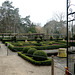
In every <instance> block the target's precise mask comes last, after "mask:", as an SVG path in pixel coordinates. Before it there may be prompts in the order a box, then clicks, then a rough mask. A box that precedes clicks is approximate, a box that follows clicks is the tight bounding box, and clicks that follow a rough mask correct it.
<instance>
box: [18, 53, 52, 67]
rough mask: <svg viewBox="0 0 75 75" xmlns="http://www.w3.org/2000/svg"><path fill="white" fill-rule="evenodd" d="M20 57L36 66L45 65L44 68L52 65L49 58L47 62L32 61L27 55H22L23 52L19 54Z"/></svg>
mask: <svg viewBox="0 0 75 75" xmlns="http://www.w3.org/2000/svg"><path fill="white" fill-rule="evenodd" d="M18 55H19V56H20V57H22V58H23V59H25V60H27V61H28V62H30V63H32V64H34V65H40V66H41V65H43V66H48V65H51V59H49V58H47V60H45V61H36V60H34V59H32V58H31V57H28V56H26V55H25V54H22V53H21V52H18Z"/></svg>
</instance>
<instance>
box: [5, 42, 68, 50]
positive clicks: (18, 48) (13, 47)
mask: <svg viewBox="0 0 75 75" xmlns="http://www.w3.org/2000/svg"><path fill="white" fill-rule="evenodd" d="M7 43H9V46H8V48H9V49H11V50H12V51H22V50H23V48H25V47H31V48H35V49H37V50H52V49H59V48H66V47H67V45H66V44H59V45H46V46H32V45H31V46H14V45H13V44H12V43H10V42H6V43H5V44H6V45H7Z"/></svg>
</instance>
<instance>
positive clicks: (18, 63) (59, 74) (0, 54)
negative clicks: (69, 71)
mask: <svg viewBox="0 0 75 75" xmlns="http://www.w3.org/2000/svg"><path fill="white" fill-rule="evenodd" d="M54 69H55V75H64V71H62V70H60V69H59V68H57V67H54ZM0 75H51V66H34V65H32V64H31V63H29V62H27V61H25V60H23V59H22V58H21V57H19V56H18V55H17V53H14V52H12V51H10V50H9V49H8V56H7V47H6V46H5V45H4V44H2V43H1V48H0Z"/></svg>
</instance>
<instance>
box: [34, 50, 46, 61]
mask: <svg viewBox="0 0 75 75" xmlns="http://www.w3.org/2000/svg"><path fill="white" fill-rule="evenodd" d="M33 59H34V60H36V61H44V60H47V54H46V53H45V52H44V51H41V50H37V51H35V52H34V53H33Z"/></svg>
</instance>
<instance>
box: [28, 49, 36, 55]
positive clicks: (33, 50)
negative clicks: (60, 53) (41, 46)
mask: <svg viewBox="0 0 75 75" xmlns="http://www.w3.org/2000/svg"><path fill="white" fill-rule="evenodd" d="M35 51H37V49H35V48H30V49H29V50H28V51H27V54H29V55H30V56H31V55H33V53H34V52H35Z"/></svg>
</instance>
